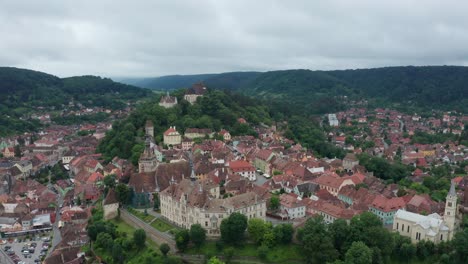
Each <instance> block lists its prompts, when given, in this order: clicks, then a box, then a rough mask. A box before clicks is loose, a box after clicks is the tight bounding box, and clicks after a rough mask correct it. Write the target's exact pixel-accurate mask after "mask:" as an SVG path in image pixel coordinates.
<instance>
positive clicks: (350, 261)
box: [345, 241, 372, 264]
mask: <svg viewBox="0 0 468 264" xmlns="http://www.w3.org/2000/svg"><path fill="white" fill-rule="evenodd" d="M345 260H346V261H345V262H346V264H368V263H372V250H371V249H370V248H368V247H367V246H366V244H364V243H363V242H361V241H358V242H353V243H352V244H351V247H350V248H349V249H348V251H347V252H346V256H345Z"/></svg>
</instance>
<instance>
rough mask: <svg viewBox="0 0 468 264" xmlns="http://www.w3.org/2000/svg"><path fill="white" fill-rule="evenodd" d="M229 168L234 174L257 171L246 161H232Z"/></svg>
mask: <svg viewBox="0 0 468 264" xmlns="http://www.w3.org/2000/svg"><path fill="white" fill-rule="evenodd" d="M229 168H230V169H231V170H232V171H233V172H241V171H242V172H243V171H255V168H254V167H253V166H252V165H251V164H250V163H248V162H247V161H245V160H232V161H230V162H229Z"/></svg>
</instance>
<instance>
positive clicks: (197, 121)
mask: <svg viewBox="0 0 468 264" xmlns="http://www.w3.org/2000/svg"><path fill="white" fill-rule="evenodd" d="M183 93H184V90H179V91H177V92H175V93H174V95H176V96H177V97H178V101H179V104H178V105H177V106H175V107H173V108H164V107H161V106H159V105H158V100H153V101H150V102H145V103H142V104H140V105H138V107H137V108H136V110H135V111H134V112H132V114H130V116H129V117H128V118H127V119H125V120H122V121H117V122H115V123H114V125H113V129H112V130H111V131H109V132H108V133H107V134H106V137H105V138H104V139H103V140H102V141H101V143H100V145H99V147H98V152H100V153H103V155H104V157H105V158H106V159H112V158H113V157H114V156H118V157H121V158H125V159H128V158H131V160H132V162H134V163H136V162H137V161H138V157H139V155H140V153H141V151H142V150H143V139H144V138H143V137H144V126H145V123H146V121H147V120H151V121H152V122H153V125H154V129H155V132H154V134H155V140H156V142H162V141H163V133H164V131H166V130H167V129H168V128H169V126H175V127H176V128H177V130H178V131H179V133H181V134H183V133H184V131H185V129H187V128H209V129H211V130H213V131H214V132H217V131H220V130H221V129H227V130H228V131H230V133H231V135H233V136H236V135H247V134H250V135H254V134H255V131H254V130H253V129H252V128H251V126H249V125H247V124H241V123H239V122H238V118H244V119H246V120H247V121H248V122H249V124H253V125H256V124H260V123H264V124H271V123H272V118H271V116H270V112H269V111H270V109H269V108H268V107H267V106H265V105H262V104H261V103H259V102H258V101H256V100H253V99H251V98H248V97H245V96H243V95H239V94H231V93H229V92H226V91H219V90H208V92H207V93H206V94H205V95H204V96H203V97H200V98H198V99H197V103H196V104H194V105H191V104H189V103H188V102H187V101H185V100H183V99H182V97H183Z"/></svg>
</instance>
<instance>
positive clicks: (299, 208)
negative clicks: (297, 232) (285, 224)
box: [280, 193, 306, 219]
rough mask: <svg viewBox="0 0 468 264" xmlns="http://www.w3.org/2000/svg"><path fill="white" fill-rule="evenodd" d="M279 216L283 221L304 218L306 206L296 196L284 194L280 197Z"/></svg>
mask: <svg viewBox="0 0 468 264" xmlns="http://www.w3.org/2000/svg"><path fill="white" fill-rule="evenodd" d="M280 215H281V217H282V218H284V219H296V218H301V217H305V215H306V205H305V203H304V202H303V201H302V199H301V197H299V196H297V195H296V194H291V193H287V194H286V193H284V194H281V195H280Z"/></svg>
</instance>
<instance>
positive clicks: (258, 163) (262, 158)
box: [254, 149, 275, 174]
mask: <svg viewBox="0 0 468 264" xmlns="http://www.w3.org/2000/svg"><path fill="white" fill-rule="evenodd" d="M274 155H275V154H274V153H273V151H271V150H268V149H261V150H259V151H258V152H257V153H256V154H255V160H254V166H255V168H257V169H259V170H260V171H262V172H263V173H268V174H271V171H270V163H269V162H270V160H271V159H272V158H273V157H274Z"/></svg>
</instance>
